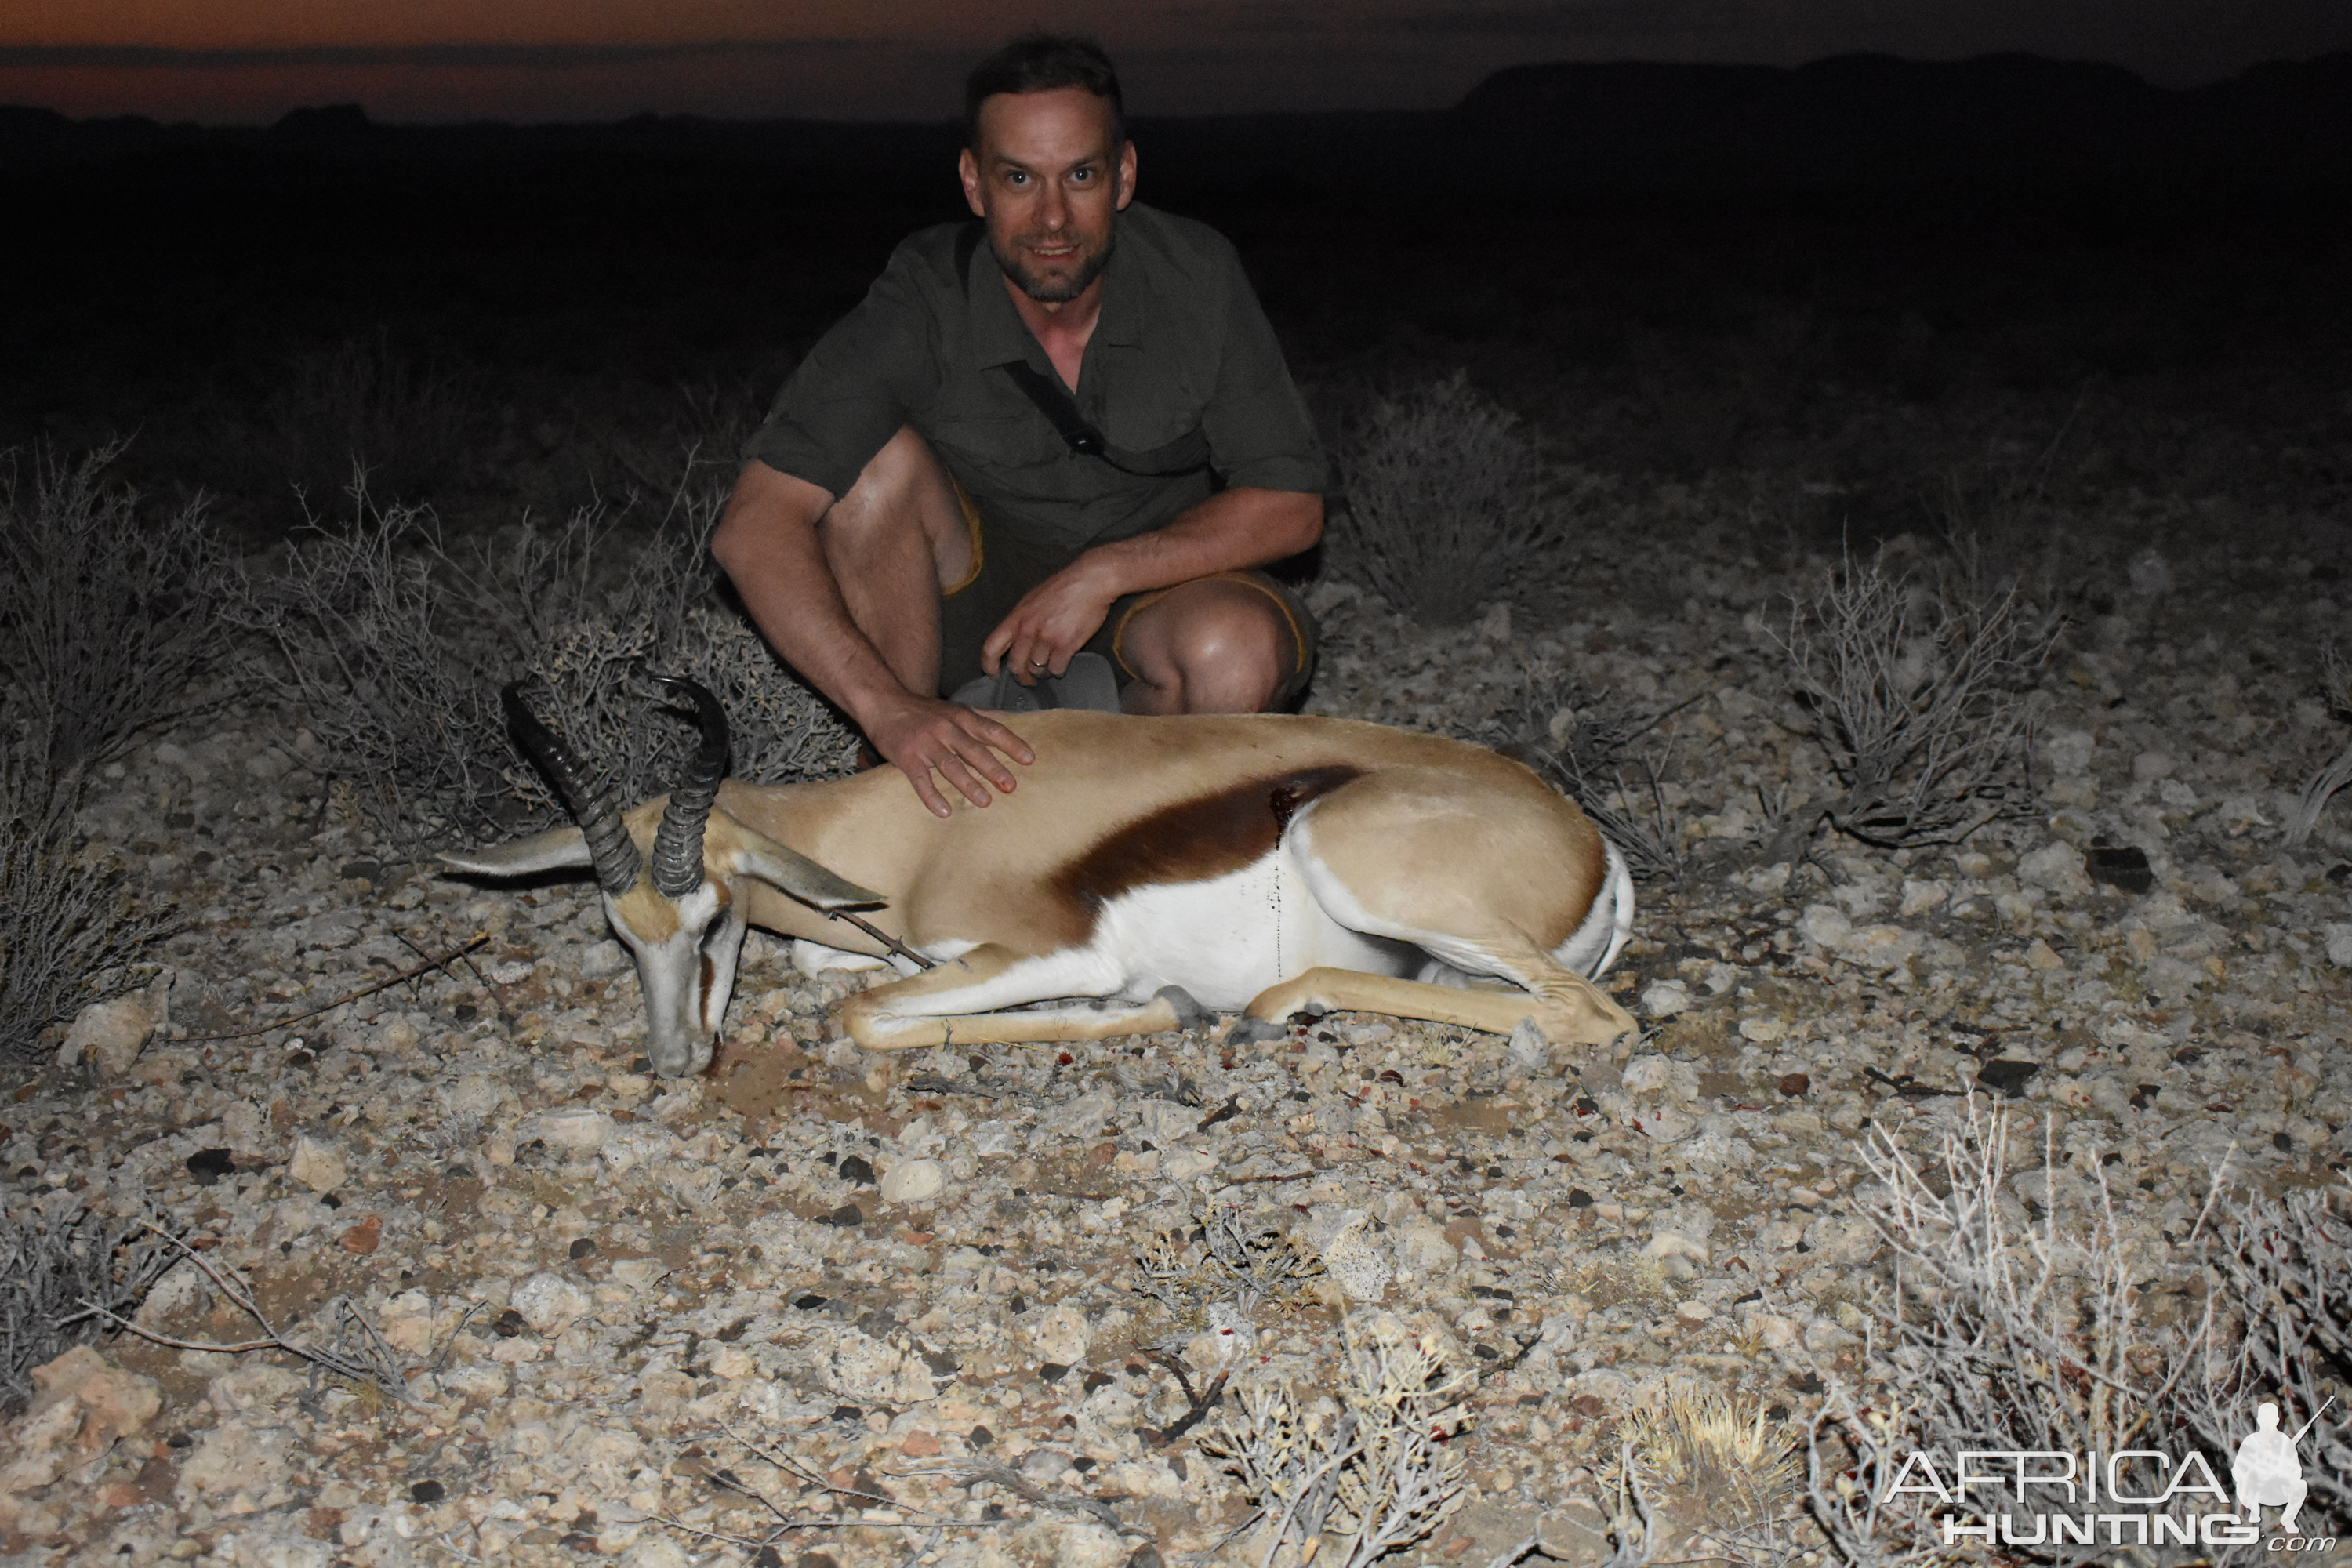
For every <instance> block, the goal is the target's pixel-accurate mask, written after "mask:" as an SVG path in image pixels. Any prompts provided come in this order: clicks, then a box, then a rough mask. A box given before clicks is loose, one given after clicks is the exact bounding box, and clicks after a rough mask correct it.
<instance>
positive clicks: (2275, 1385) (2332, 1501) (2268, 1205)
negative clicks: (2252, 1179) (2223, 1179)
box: [2179, 1184, 2352, 1535]
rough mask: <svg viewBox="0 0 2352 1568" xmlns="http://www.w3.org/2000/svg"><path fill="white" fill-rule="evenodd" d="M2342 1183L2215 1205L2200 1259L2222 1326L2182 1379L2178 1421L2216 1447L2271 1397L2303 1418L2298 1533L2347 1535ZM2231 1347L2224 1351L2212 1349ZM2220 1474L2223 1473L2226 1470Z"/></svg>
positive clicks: (2350, 1416) (2349, 1463)
mask: <svg viewBox="0 0 2352 1568" xmlns="http://www.w3.org/2000/svg"><path fill="white" fill-rule="evenodd" d="M2347 1199H2352V1187H2347V1186H2346V1185H2343V1184H2338V1185H2337V1186H2336V1187H2335V1188H2333V1189H2332V1190H2329V1191H2325V1192H2312V1191H2308V1190H2305V1191H2290V1192H2287V1193H2284V1194H2281V1195H2280V1196H2278V1197H2275V1198H2269V1197H2246V1198H2241V1199H2235V1200H2229V1201H2225V1202H2224V1203H2222V1204H2221V1205H2219V1208H2220V1213H2219V1215H2218V1216H2217V1218H2216V1221H2215V1223H2214V1224H2213V1225H2212V1226H2210V1230H2211V1234H2212V1244H2211V1246H2210V1248H2209V1249H2208V1257H2209V1259H2210V1263H2211V1266H2212V1268H2213V1272H2214V1274H2215V1275H2216V1276H2217V1277H2218V1279H2219V1280H2220V1282H2221V1287H2222V1291H2223V1294H2224V1297H2225V1299H2226V1300H2228V1301H2229V1302H2230V1303H2231V1318H2232V1321H2230V1322H2227V1323H2225V1324H2223V1325H2221V1330H2220V1331H2218V1332H2217V1333H2216V1335H2215V1337H2214V1344H2215V1346H2216V1347H2217V1350H2218V1352H2219V1353H2218V1354H2217V1355H2216V1357H2215V1358H2214V1360H2215V1362H2216V1363H2218V1364H2210V1365H2209V1366H2208V1368H2207V1369H2206V1372H2207V1374H2206V1375H2205V1376H2203V1377H2201V1378H2200V1379H2199V1380H2198V1381H2197V1382H2195V1383H2193V1384H2187V1385H2185V1386H2184V1388H2183V1390H2182V1394H2183V1398H2182V1399H2181V1401H2180V1402H2179V1403H2180V1406H2181V1408H2180V1412H2179V1423H2180V1425H2182V1426H2185V1427H2186V1428H2187V1429H2188V1430H2189V1431H2190V1432H2192V1433H2194V1434H2195V1435H2196V1436H2197V1437H2198V1439H2199V1440H2200V1442H2202V1443H2203V1444H2204V1445H2205V1447H2207V1448H2208V1449H2210V1450H2211V1451H2212V1452H2214V1453H2218V1454H2224V1455H2226V1454H2232V1453H2235V1452H2236V1451H2237V1447H2238V1444H2239V1443H2240V1442H2241V1441H2242V1440H2243V1439H2244V1437H2245V1436H2246V1435H2247V1434H2248V1433H2250V1432H2252V1430H2253V1429H2254V1407H2255V1405H2256V1404H2257V1403H2259V1402H2260V1401H2262V1400H2264V1399H2268V1400H2273V1401H2275V1402H2276V1403H2277V1405H2279V1410H2280V1419H2279V1425H2280V1426H2282V1427H2284V1428H2285V1429H2286V1430H2287V1432H2288V1433H2289V1434H2290V1435H2292V1434H2293V1433H2294V1430H2295V1429H2296V1428H2297V1427H2299V1426H2302V1425H2303V1424H2304V1423H2305V1422H2306V1421H2308V1422H2310V1423H2311V1431H2310V1434H2309V1436H2307V1438H2306V1439H2305V1441H2306V1442H2307V1443H2308V1444H2309V1445H2310V1446H2309V1447H2300V1446H2298V1447H2299V1451H2300V1452H2302V1453H2305V1454H2315V1455H2316V1456H2317V1457H2318V1458H2319V1459H2320V1461H2321V1462H2320V1463H2318V1464H2316V1465H2312V1464H2306V1465H2305V1466H2304V1470H2303V1476H2304V1479H2305V1482H2306V1483H2307V1484H2308V1485H2309V1486H2310V1488H2311V1492H2310V1495H2309V1496H2308V1497H2307V1498H2306V1499H2305V1501H2304V1505H2303V1513H2302V1518H2301V1520H2300V1521H2298V1522H2299V1523H2300V1524H2301V1525H2302V1528H2303V1531H2304V1533H2305V1534H2306V1535H2341V1534H2344V1533H2347V1531H2352V1408H2347V1398H2346V1395H2347V1392H2352V1217H2347V1215H2346V1214H2345V1213H2344V1205H2345V1204H2346V1201H2347ZM2221 1347H2233V1348H2221ZM2224 1473H2226V1472H2224Z"/></svg>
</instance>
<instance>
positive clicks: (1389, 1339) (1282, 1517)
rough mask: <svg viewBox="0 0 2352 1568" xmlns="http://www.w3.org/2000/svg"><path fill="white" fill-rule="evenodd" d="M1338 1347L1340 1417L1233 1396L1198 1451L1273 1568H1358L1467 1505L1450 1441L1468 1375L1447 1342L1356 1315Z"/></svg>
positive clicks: (1379, 1316) (1317, 1408) (1290, 1402)
mask: <svg viewBox="0 0 2352 1568" xmlns="http://www.w3.org/2000/svg"><path fill="white" fill-rule="evenodd" d="M1340 1336H1341V1345H1342V1349H1341V1374H1340V1376H1341V1381H1340V1384H1339V1388H1338V1389H1337V1390H1336V1392H1337V1393H1338V1394H1339V1408H1338V1409H1337V1410H1336V1411H1335V1410H1332V1409H1331V1408H1330V1407H1329V1405H1328V1403H1326V1402H1323V1401H1313V1402H1308V1401H1303V1400H1301V1399H1300V1398H1298V1397H1297V1395H1296V1394H1293V1393H1292V1392H1291V1391H1290V1390H1288V1389H1275V1388H1255V1389H1251V1390H1249V1391H1248V1392H1246V1393H1245V1394H1243V1395H1242V1396H1241V1398H1240V1400H1239V1402H1238V1403H1239V1405H1240V1415H1239V1418H1238V1419H1236V1418H1235V1416H1234V1414H1233V1413H1232V1411H1231V1410H1230V1409H1229V1410H1228V1411H1227V1413H1226V1414H1225V1415H1223V1417H1222V1418H1221V1423H1220V1425H1219V1426H1218V1429H1217V1430H1216V1431H1214V1432H1213V1433H1211V1434H1210V1435H1209V1436H1205V1437H1203V1438H1202V1439H1201V1450H1202V1452H1203V1453H1205V1454H1207V1455H1209V1456H1210V1457H1211V1458H1215V1459H1219V1460H1222V1461H1223V1464H1224V1468H1226V1469H1227V1470H1229V1471H1230V1472H1232V1473H1233V1474H1234V1476H1236V1477H1238V1478H1239V1479H1240V1480H1241V1483H1242V1490H1243V1491H1244V1493H1245V1494H1246V1495H1247V1496H1248V1498H1249V1499H1250V1500H1251V1501H1252V1502H1254V1503H1255V1504H1256V1505H1257V1508H1258V1510H1259V1516H1260V1522H1259V1526H1258V1536H1259V1539H1260V1540H1261V1541H1262V1542H1264V1543H1265V1554H1264V1556H1265V1563H1267V1564H1268V1565H1269V1568H1271V1565H1272V1564H1274V1563H1278V1562H1280V1563H1292V1564H1296V1565H1299V1568H1303V1565H1304V1564H1305V1563H1307V1562H1309V1561H1320V1562H1328V1563H1332V1564H1333V1565H1334V1568H1341V1565H1344V1568H1366V1565H1367V1564H1370V1563H1374V1562H1376V1561H1378V1560H1379V1559H1380V1558H1381V1557H1383V1556H1386V1555H1387V1554H1388V1553H1389V1552H1394V1551H1398V1550H1400V1549H1402V1548H1403V1547H1406V1546H1409V1545H1411V1544H1412V1542H1416V1541H1420V1540H1422V1539H1423V1538H1424V1537H1426V1536H1427V1535H1429V1534H1430V1533H1431V1532H1432V1531H1434V1530H1436V1528H1437V1527H1438V1525H1439V1524H1441V1523H1443V1522H1444V1520H1445V1519H1446V1518H1447V1516H1449V1515H1450V1514H1452V1513H1453V1512H1454V1510H1455V1509H1457V1508H1459V1507H1460V1506H1461V1505H1462V1502H1463V1500H1464V1494H1465V1489H1466V1482H1465V1478H1464V1469H1465V1466H1464V1464H1463V1459H1462V1456H1461V1454H1460V1453H1459V1452H1457V1451H1456V1447H1454V1446H1451V1444H1450V1439H1451V1438H1452V1437H1453V1436H1454V1435H1455V1434H1456V1433H1457V1432H1458V1431H1459V1430H1460V1428H1461V1426H1462V1425H1463V1423H1464V1420H1465V1414H1464V1413H1463V1412H1462V1411H1460V1410H1459V1409H1458V1408H1457V1407H1458V1406H1459V1405H1462V1403H1463V1402H1464V1401H1465V1400H1466V1399H1468V1398H1469V1396H1470V1390H1471V1388H1472V1386H1473V1385H1474V1384H1475V1383H1476V1382H1477V1378H1476V1376H1475V1373H1471V1372H1469V1371H1467V1370H1465V1369H1464V1368H1460V1367H1457V1366H1455V1365H1454V1364H1453V1356H1452V1352H1451V1351H1450V1350H1449V1349H1448V1347H1447V1346H1446V1344H1445V1342H1444V1341H1442V1340H1440V1339H1438V1338H1437V1337H1436V1336H1435V1335H1433V1334H1418V1335H1416V1334H1414V1333H1413V1332H1412V1331H1411V1330H1410V1329H1408V1328H1406V1327H1405V1325H1404V1324H1403V1323H1402V1321H1400V1320H1399V1319H1398V1318H1397V1317H1396V1316H1395V1315H1394V1314H1392V1313H1388V1312H1364V1313H1359V1314H1357V1315H1356V1316H1355V1317H1352V1318H1349V1320H1348V1321H1346V1322H1345V1323H1343V1324H1341V1325H1340ZM1327 1532H1328V1534H1329V1535H1330V1536H1331V1537H1333V1538H1334V1539H1333V1540H1331V1541H1329V1542H1326V1541H1325V1539H1324V1537H1325V1535H1326V1533H1327ZM1326 1546H1334V1547H1337V1548H1339V1550H1338V1551H1326V1550H1323V1549H1324V1548H1325V1547H1326ZM1342 1552H1344V1553H1345V1554H1344V1555H1342Z"/></svg>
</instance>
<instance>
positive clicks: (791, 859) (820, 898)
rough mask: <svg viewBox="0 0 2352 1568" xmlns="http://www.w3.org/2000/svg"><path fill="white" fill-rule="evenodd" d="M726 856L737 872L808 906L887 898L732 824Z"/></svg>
mask: <svg viewBox="0 0 2352 1568" xmlns="http://www.w3.org/2000/svg"><path fill="white" fill-rule="evenodd" d="M730 839H731V840H732V842H731V843H730V845H729V847H728V849H727V855H728V858H730V860H732V861H733V862H734V866H735V869H736V870H738V871H748V872H750V873H751V875H752V876H754V877H757V878H759V879H760V880H761V881H762V882H765V883H767V884H768V885H769V886H771V887H772V888H775V889H778V890H779V891H781V892H783V893H787V894H790V895H791V896H792V897H793V898H795V899H798V900H800V901H801V902H802V903H804V904H806V905H808V906H809V907H810V908H811V909H817V910H852V909H857V908H859V907H861V906H866V905H872V904H887V903H888V902H889V901H890V900H887V899H886V898H884V897H883V896H882V895H881V894H879V893H877V892H872V891H870V890H868V889H865V888H861V887H859V886H858V885H857V884H856V883H855V882H845V881H843V880H842V879H840V878H839V877H836V876H835V875H834V874H833V873H832V872H830V871H828V870H826V869H825V868H824V867H822V866H820V865H818V864H817V863H816V862H815V861H814V860H812V859H810V858H808V857H807V856H805V855H803V854H802V853H801V852H800V851H799V850H797V849H787V848H785V847H783V846H782V845H781V844H779V843H777V842H776V841H775V840H774V839H772V838H770V837H766V836H765V835H764V834H759V833H754V832H752V831H751V829H750V828H748V827H744V826H741V825H740V824H738V825H736V829H735V832H734V833H733V834H731V835H730Z"/></svg>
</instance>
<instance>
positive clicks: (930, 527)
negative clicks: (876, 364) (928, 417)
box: [817, 425, 971, 575]
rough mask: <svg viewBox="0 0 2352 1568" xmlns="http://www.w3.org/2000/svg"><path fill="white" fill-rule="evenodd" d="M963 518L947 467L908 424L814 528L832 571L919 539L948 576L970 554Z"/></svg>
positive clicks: (916, 541)
mask: <svg viewBox="0 0 2352 1568" xmlns="http://www.w3.org/2000/svg"><path fill="white" fill-rule="evenodd" d="M961 519H962V508H961V504H960V503H958V502H957V500H956V499H955V488H954V485H953V484H952V482H951V481H950V479H948V476H947V470H946V469H945V468H941V467H940V460H939V458H937V457H936V456H934V455H933V453H932V451H931V448H930V447H929V444H928V443H927V442H925V441H924V439H923V438H922V437H920V436H919V435H918V434H916V432H915V428H914V426H910V425H909V426H900V427H899V430H898V434H897V435H895V436H893V437H890V439H889V440H887V441H886V442H884V443H883V446H882V449H881V450H880V451H878V452H877V453H875V454H874V456H873V457H872V458H869V459H868V460H867V461H866V467H865V468H862V469H860V470H859V472H858V475H857V482H856V484H853V485H852V486H850V488H849V490H848V493H846V494H845V495H844V496H843V497H842V498H841V499H840V500H837V501H835V502H834V503H833V505H832V506H831V507H830V508H829V509H827V510H826V511H825V514H824V517H823V519H821V520H820V521H819V522H818V524H817V527H818V531H819V532H820V534H821V535H822V536H823V537H824V541H825V545H826V550H827V552H828V553H829V554H831V555H832V556H833V557H834V559H835V563H836V565H835V570H836V571H838V570H840V568H841V566H842V565H844V564H846V563H851V562H856V561H858V560H865V559H871V558H873V557H874V556H875V554H876V553H877V552H885V551H888V550H891V549H893V548H894V547H895V548H907V547H911V546H913V545H914V544H916V543H918V542H920V543H921V544H922V545H923V546H924V548H926V549H927V550H928V551H929V553H930V555H931V556H932V558H933V560H934V561H935V562H936V563H938V565H939V567H940V572H941V574H943V575H946V574H951V573H954V572H958V571H960V570H961V569H962V568H963V567H964V566H965V565H966V563H968V561H969V559H970V555H971V543H970V538H969V534H968V532H967V531H965V530H964V529H962V528H961V527H960V526H958V525H959V524H960V523H961Z"/></svg>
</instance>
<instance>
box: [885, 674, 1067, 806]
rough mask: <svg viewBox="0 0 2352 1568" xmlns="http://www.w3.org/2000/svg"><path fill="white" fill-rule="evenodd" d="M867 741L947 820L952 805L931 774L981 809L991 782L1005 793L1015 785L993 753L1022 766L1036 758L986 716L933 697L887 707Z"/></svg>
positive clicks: (915, 699) (1008, 732)
mask: <svg viewBox="0 0 2352 1568" xmlns="http://www.w3.org/2000/svg"><path fill="white" fill-rule="evenodd" d="M866 741H867V742H868V743H869V744H871V745H872V746H873V748H874V749H875V750H876V751H877V752H881V753H882V756H883V758H884V760H885V761H887V762H888V763H891V764H892V765H893V766H895V767H897V768H898V770H899V771H900V772H901V773H905V774H906V775H907V777H908V780H910V781H911V782H912V783H913V784H914V786H915V794H916V795H917V796H918V797H919V798H920V799H921V801H922V803H923V805H924V806H925V807H926V808H928V809H929V811H930V813H931V815H932V816H951V815H953V812H954V807H952V806H950V805H949V804H948V799H947V796H946V795H943V794H941V793H940V787H939V785H938V784H934V783H933V782H932V781H931V774H932V773H938V774H939V775H940V780H941V781H942V782H944V783H945V784H947V786H948V787H949V788H950V789H952V790H954V791H956V792H957V793H958V794H960V795H962V796H963V797H964V799H966V800H968V801H970V802H971V804H972V805H981V806H984V805H987V804H988V803H989V799H990V796H989V785H990V784H993V785H995V786H996V788H997V789H999V790H1001V791H1002V792H1003V793H1004V794H1006V795H1011V794H1012V793H1013V789H1014V787H1015V784H1016V781H1015V780H1014V778H1013V770H1012V769H1010V768H1008V767H1006V766H1005V765H1004V763H1003V761H1002V760H1000V759H999V758H998V756H997V754H996V753H997V752H1003V753H1004V755H1005V756H1007V757H1010V758H1011V759H1013V761H1014V762H1016V763H1021V764H1022V765H1023V766H1024V767H1026V766H1027V765H1028V764H1029V763H1034V762H1035V761H1036V760H1037V755H1036V753H1035V752H1032V751H1031V750H1030V749H1029V745H1028V742H1025V741H1024V740H1022V738H1021V737H1020V736H1018V735H1016V734H1014V733H1013V731H1010V730H1008V729H1006V728H1005V727H1004V726H1003V725H1002V724H1000V723H998V722H997V721H995V720H993V719H991V718H989V717H988V716H987V715H986V714H983V713H976V712H974V711H973V710H971V709H969V708H963V707H959V706H958V705H957V704H955V703H953V702H942V701H940V700H937V699H933V698H923V697H912V696H910V697H908V698H907V699H905V700H903V701H900V702H896V703H893V704H891V705H890V708H889V710H887V713H885V714H882V715H880V716H878V717H877V718H875V719H874V720H872V721H868V722H867V724H866ZM983 780H984V781H986V782H984V783H983V782H982V781H983Z"/></svg>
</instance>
